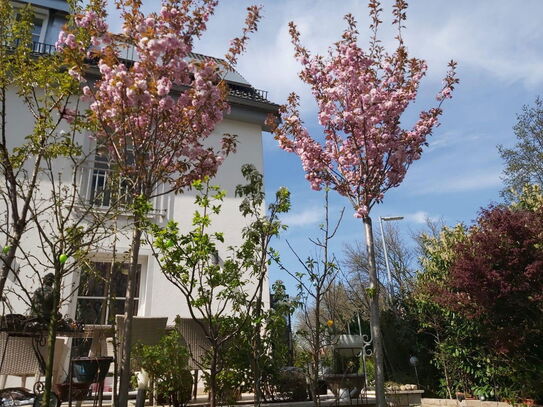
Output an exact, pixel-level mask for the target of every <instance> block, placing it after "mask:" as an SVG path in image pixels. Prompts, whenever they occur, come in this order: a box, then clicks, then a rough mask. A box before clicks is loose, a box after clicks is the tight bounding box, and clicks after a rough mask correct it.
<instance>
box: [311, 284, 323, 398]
mask: <svg viewBox="0 0 543 407" xmlns="http://www.w3.org/2000/svg"><path fill="white" fill-rule="evenodd" d="M320 322H321V292H320V288H318V289H317V292H316V293H315V343H314V344H313V371H312V372H311V393H312V394H311V397H312V399H313V405H314V406H315V407H317V406H319V405H320V398H319V395H318V394H317V393H318V392H317V388H318V383H319V365H320V351H321V326H320Z"/></svg>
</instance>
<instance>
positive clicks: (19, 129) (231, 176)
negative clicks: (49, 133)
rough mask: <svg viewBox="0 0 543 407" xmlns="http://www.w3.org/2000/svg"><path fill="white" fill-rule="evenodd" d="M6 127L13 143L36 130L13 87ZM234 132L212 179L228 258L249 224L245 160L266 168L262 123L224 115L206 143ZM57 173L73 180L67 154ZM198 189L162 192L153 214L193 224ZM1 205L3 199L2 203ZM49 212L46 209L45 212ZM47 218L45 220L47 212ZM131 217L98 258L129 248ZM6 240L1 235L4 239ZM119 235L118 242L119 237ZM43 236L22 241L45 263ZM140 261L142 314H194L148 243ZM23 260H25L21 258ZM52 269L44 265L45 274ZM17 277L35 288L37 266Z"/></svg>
mask: <svg viewBox="0 0 543 407" xmlns="http://www.w3.org/2000/svg"><path fill="white" fill-rule="evenodd" d="M7 112H8V115H7V117H8V123H7V124H8V130H9V134H10V141H9V142H10V144H11V146H15V145H17V144H20V143H21V142H22V140H23V139H24V137H25V136H26V135H28V134H30V132H31V131H32V127H33V125H32V121H31V120H29V113H28V109H27V108H26V107H25V106H24V105H23V104H22V102H21V101H20V99H19V98H18V97H17V96H16V95H15V94H14V93H13V91H11V93H10V94H9V95H8V105H7ZM225 133H228V134H235V135H236V136H237V141H238V144H237V151H236V153H234V154H232V155H230V156H229V157H227V158H226V160H225V161H224V163H223V164H222V165H221V167H220V169H219V172H218V174H217V176H216V177H215V178H214V179H213V180H212V184H213V185H219V186H220V187H221V188H222V189H224V190H226V193H227V196H226V198H225V200H224V202H223V204H222V212H221V214H220V215H218V216H216V217H215V218H214V219H213V222H212V226H211V228H210V231H211V232H213V231H220V232H223V233H224V235H225V244H224V245H223V247H220V248H219V256H220V257H221V258H225V256H226V252H225V250H226V247H228V246H237V245H239V244H240V243H241V241H242V238H241V231H242V228H243V227H244V226H245V222H246V221H245V220H244V218H243V217H242V216H241V214H240V213H239V210H238V207H239V204H240V202H241V199H240V198H235V196H234V191H235V187H236V185H238V184H240V183H244V182H245V181H244V179H243V177H242V175H241V166H242V165H243V164H246V163H251V164H253V165H255V167H256V168H257V169H258V170H259V171H260V172H262V171H263V151H262V129H261V126H260V125H259V124H251V123H246V122H242V121H239V120H231V119H228V118H227V119H225V120H224V121H223V122H221V123H220V124H219V125H218V126H217V128H216V130H215V131H214V133H213V135H212V136H211V137H210V138H209V139H208V141H207V143H209V144H211V145H213V144H218V143H219V142H220V139H221V138H222V136H223V134H225ZM78 141H79V143H80V144H81V145H82V146H83V147H84V148H85V150H87V151H89V149H90V148H92V144H93V142H92V140H91V139H90V138H89V137H88V135H79V140H78ZM53 172H54V173H57V174H60V177H61V179H63V180H64V182H66V183H67V184H69V183H70V176H71V166H70V163H69V162H67V161H65V160H57V161H56V162H55V169H54V171H53ZM39 188H40V190H39V196H40V199H41V200H42V201H43V202H44V203H46V202H47V201H48V199H49V194H50V190H51V184H50V182H49V181H48V180H47V179H45V178H43V177H42V179H41V182H40V186H39ZM194 197H195V194H194V192H193V191H190V190H188V191H185V192H184V193H182V194H177V195H174V194H169V195H167V196H166V197H165V198H164V201H165V203H166V206H167V210H166V212H165V213H164V216H157V217H155V220H156V221H158V222H159V223H165V222H166V221H168V220H175V221H177V222H179V225H180V227H181V228H182V229H184V230H188V228H190V227H191V220H192V215H193V213H194V211H195V209H196V207H195V206H194ZM0 205H2V204H1V203H0ZM0 211H1V212H0V213H1V214H2V216H3V217H5V215H6V208H5V207H2V206H0ZM44 216H47V215H44ZM44 221H47V219H46V218H45V219H44ZM127 221H128V218H127V217H124V216H120V217H119V218H118V228H119V229H120V230H122V229H124V231H122V232H119V233H118V234H117V236H116V239H115V238H114V237H113V236H110V237H109V238H107V239H105V240H104V241H103V242H101V243H100V244H99V246H100V247H98V248H96V249H95V256H94V257H95V260H96V261H109V260H110V259H111V253H112V248H113V245H114V244H116V252H117V253H123V252H128V251H129V248H130V229H126V228H125V226H126V224H127ZM4 241H5V239H4V238H2V244H3V242H4ZM115 241H116V243H115ZM39 246H40V242H39V238H38V234H37V232H36V231H35V230H30V231H29V232H27V233H26V234H25V237H24V241H23V247H24V248H25V250H29V251H31V252H32V253H33V254H35V255H36V256H37V260H40V261H42V262H44V263H46V262H45V261H44V260H45V259H44V258H43V252H42V250H40V248H39ZM140 263H141V265H142V274H141V283H140V293H139V298H140V300H139V309H138V315H142V316H167V317H168V318H169V322H173V319H174V318H175V316H176V315H181V316H182V317H190V315H189V313H188V310H187V307H186V304H185V301H184V299H183V297H182V295H181V293H180V292H179V291H178V289H177V288H176V287H175V286H173V285H172V284H171V283H170V282H169V281H168V280H167V279H166V278H165V277H164V275H163V274H162V273H161V271H160V268H159V265H158V263H157V262H156V260H154V259H153V257H152V252H151V249H150V248H149V247H148V246H143V247H142V249H141V253H140ZM21 264H23V263H21ZM48 271H49V270H46V269H44V270H43V273H42V275H44V274H45V273H47V272H48ZM19 277H20V278H21V280H22V283H23V285H24V286H25V287H27V289H28V291H29V292H32V291H34V290H35V289H36V288H37V279H36V276H35V272H34V271H33V270H31V269H30V268H29V267H22V268H21V270H20V272H19ZM78 281H79V278H78V276H77V275H73V276H70V277H68V278H67V279H66V280H65V284H66V290H70V289H72V287H73V286H74V285H75V286H77V284H78ZM8 288H11V289H13V290H16V289H17V286H16V285H15V284H13V282H11V281H10V282H8ZM264 292H265V293H266V303H268V298H267V293H268V284H267V282H266V285H265V287H264ZM75 299H76V297H73V298H72V300H71V301H70V300H68V301H66V303H65V304H64V305H63V308H62V310H61V312H62V313H63V314H68V315H71V316H74V315H75V305H76V300H75ZM9 302H10V305H11V306H12V310H11V311H13V312H16V313H26V311H27V310H28V304H27V303H25V301H23V300H21V299H20V298H17V296H16V295H9Z"/></svg>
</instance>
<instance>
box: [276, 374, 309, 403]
mask: <svg viewBox="0 0 543 407" xmlns="http://www.w3.org/2000/svg"><path fill="white" fill-rule="evenodd" d="M276 395H277V398H278V399H282V400H288V401H305V400H307V397H308V392H307V382H306V380H305V375H304V373H303V371H302V370H301V369H297V368H295V367H286V368H284V369H282V370H281V372H280V373H279V374H278V375H277V382H276Z"/></svg>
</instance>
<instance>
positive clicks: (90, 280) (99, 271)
mask: <svg viewBox="0 0 543 407" xmlns="http://www.w3.org/2000/svg"><path fill="white" fill-rule="evenodd" d="M129 266H130V265H129V264H127V263H116V264H115V265H114V267H113V270H111V262H93V263H91V267H90V268H88V269H86V270H82V271H81V278H80V282H79V295H78V298H77V310H76V320H78V321H80V322H83V323H85V324H111V323H112V322H113V319H114V318H115V315H116V314H122V313H124V306H125V300H126V297H125V295H126V286H127V284H128V268H129ZM110 273H111V278H109V279H108V275H109V274H110ZM140 278H141V266H138V272H137V275H136V297H135V304H134V307H135V308H134V309H135V310H136V313H137V309H138V304H139V291H140ZM108 291H109V292H111V297H112V304H111V306H110V307H106V304H107V296H108ZM108 308H109V309H108Z"/></svg>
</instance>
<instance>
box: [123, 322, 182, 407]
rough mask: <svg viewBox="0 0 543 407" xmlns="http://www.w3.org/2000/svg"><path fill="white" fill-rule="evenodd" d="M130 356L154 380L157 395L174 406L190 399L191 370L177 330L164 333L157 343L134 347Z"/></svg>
mask: <svg viewBox="0 0 543 407" xmlns="http://www.w3.org/2000/svg"><path fill="white" fill-rule="evenodd" d="M133 354H134V360H135V362H136V364H137V366H139V367H140V368H142V369H144V370H145V371H146V372H147V373H148V374H149V377H150V379H151V381H152V383H154V386H155V388H156V390H157V395H158V399H159V401H160V400H164V401H166V404H171V405H172V406H174V407H180V406H184V405H186V404H187V403H188V402H189V401H190V399H191V393H192V374H191V373H190V371H189V369H188V358H189V353H188V350H187V348H186V347H185V345H184V344H183V340H182V338H181V335H180V334H179V332H178V331H177V330H173V331H172V332H170V333H168V334H167V335H165V336H164V337H162V339H161V340H160V342H159V343H158V344H157V345H154V346H145V345H141V344H137V345H136V346H135V347H134V352H133Z"/></svg>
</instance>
